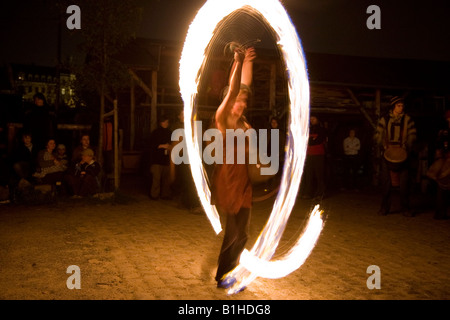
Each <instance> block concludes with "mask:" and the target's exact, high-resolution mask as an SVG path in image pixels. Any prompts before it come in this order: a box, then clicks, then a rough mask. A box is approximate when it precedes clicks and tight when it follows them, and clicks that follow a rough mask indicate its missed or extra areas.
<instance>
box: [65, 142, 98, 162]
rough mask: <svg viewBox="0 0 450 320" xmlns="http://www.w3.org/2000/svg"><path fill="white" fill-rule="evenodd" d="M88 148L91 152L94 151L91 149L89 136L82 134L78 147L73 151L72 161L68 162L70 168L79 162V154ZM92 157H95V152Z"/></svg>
mask: <svg viewBox="0 0 450 320" xmlns="http://www.w3.org/2000/svg"><path fill="white" fill-rule="evenodd" d="M88 148H89V149H91V150H92V151H94V148H92V147H91V140H90V137H89V135H88V134H83V135H82V136H81V139H80V145H79V146H78V147H76V148H75V149H74V150H73V153H72V159H71V162H70V163H71V165H72V166H74V165H76V164H77V163H78V162H80V161H81V152H83V151H84V150H86V149H88ZM94 156H95V152H94Z"/></svg>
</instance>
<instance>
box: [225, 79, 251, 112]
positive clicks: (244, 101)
mask: <svg viewBox="0 0 450 320" xmlns="http://www.w3.org/2000/svg"><path fill="white" fill-rule="evenodd" d="M229 89H230V87H229V86H227V87H225V89H224V90H223V94H222V100H223V99H224V98H225V96H226V95H227V93H228V90H229ZM251 93H252V91H251V89H250V87H249V86H247V85H246V84H243V83H241V87H240V89H239V94H238V96H237V97H236V101H235V102H234V105H233V109H232V110H231V112H232V113H233V114H235V115H237V116H239V117H241V116H243V115H244V111H245V109H247V106H248V103H249V100H250V97H251Z"/></svg>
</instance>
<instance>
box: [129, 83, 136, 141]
mask: <svg viewBox="0 0 450 320" xmlns="http://www.w3.org/2000/svg"><path fill="white" fill-rule="evenodd" d="M134 82H135V81H134V78H133V77H131V79H130V150H134V141H135V135H136V126H135V120H134V119H135V111H136V99H135V94H134Z"/></svg>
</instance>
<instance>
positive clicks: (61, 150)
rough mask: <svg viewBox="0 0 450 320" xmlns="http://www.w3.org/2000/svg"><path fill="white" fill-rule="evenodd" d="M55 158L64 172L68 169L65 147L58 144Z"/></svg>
mask: <svg viewBox="0 0 450 320" xmlns="http://www.w3.org/2000/svg"><path fill="white" fill-rule="evenodd" d="M55 157H56V159H57V160H58V161H59V162H60V165H61V167H62V168H63V169H64V171H66V170H67V168H68V167H69V159H68V158H67V154H66V146H65V145H63V144H58V147H56V154H55Z"/></svg>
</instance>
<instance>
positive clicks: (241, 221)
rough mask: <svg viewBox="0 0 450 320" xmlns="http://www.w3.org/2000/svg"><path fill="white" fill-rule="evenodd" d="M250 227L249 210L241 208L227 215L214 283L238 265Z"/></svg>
mask: <svg viewBox="0 0 450 320" xmlns="http://www.w3.org/2000/svg"><path fill="white" fill-rule="evenodd" d="M249 227H250V209H248V208H241V210H240V211H239V212H238V213H237V214H235V215H231V214H227V221H226V225H225V235H224V237H223V242H222V248H221V249H220V255H219V263H218V268H217V273H216V281H220V280H221V279H222V278H223V276H224V275H225V274H227V273H228V272H230V271H231V270H233V269H234V268H235V267H236V266H237V265H238V264H239V257H240V255H241V253H242V251H243V250H244V248H245V243H246V242H247V239H248V235H249Z"/></svg>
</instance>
